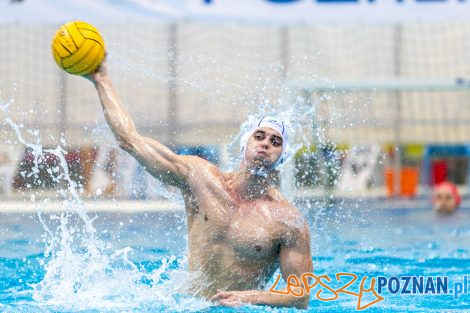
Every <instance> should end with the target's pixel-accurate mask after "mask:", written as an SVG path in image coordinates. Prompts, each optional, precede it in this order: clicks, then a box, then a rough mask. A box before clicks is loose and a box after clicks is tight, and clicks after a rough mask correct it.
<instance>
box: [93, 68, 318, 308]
mask: <svg viewBox="0 0 470 313" xmlns="http://www.w3.org/2000/svg"><path fill="white" fill-rule="evenodd" d="M86 78H87V79H89V80H91V81H92V82H93V83H94V85H95V88H96V90H97V92H98V95H99V97H100V100H101V105H102V108H103V111H104V115H105V118H106V120H107V122H108V125H109V127H110V128H111V130H112V132H113V133H114V136H115V138H116V140H117V142H118V144H119V146H120V147H121V148H122V149H124V150H125V151H127V152H128V153H130V154H131V155H132V156H134V157H135V158H136V159H137V160H138V161H139V162H140V163H141V164H142V165H143V166H144V167H145V168H146V170H147V171H148V172H149V173H150V174H152V175H153V176H155V177H156V178H158V179H160V180H161V181H163V182H165V183H168V184H170V185H173V186H176V187H178V188H179V189H180V190H181V192H182V194H183V198H184V202H185V209H186V217H187V224H188V265H189V271H190V272H192V273H194V274H195V276H196V277H197V279H195V280H194V282H193V286H191V288H190V289H191V291H192V292H193V293H194V294H195V295H198V296H204V297H206V298H208V299H210V300H212V301H216V302H217V303H219V304H220V305H225V306H239V305H242V304H244V303H247V304H255V305H256V304H258V305H269V306H279V307H296V308H302V309H305V308H307V307H308V304H309V301H310V296H309V294H307V293H305V295H304V296H302V297H295V296H293V295H281V294H275V293H271V292H269V291H267V290H266V289H267V288H269V286H267V283H268V281H269V280H270V279H271V278H272V276H273V274H274V272H275V271H276V269H277V268H278V267H279V268H280V270H281V273H282V276H283V278H284V280H287V277H289V275H291V274H294V275H296V276H297V277H301V276H302V274H304V273H306V272H313V265H312V257H311V252H310V234H309V231H308V225H307V223H306V221H305V219H304V217H303V215H302V214H301V212H300V211H299V210H298V209H297V208H296V207H294V206H293V205H292V204H290V203H289V202H288V201H287V200H286V198H285V197H284V196H283V195H282V194H281V192H280V191H279V190H278V188H277V185H278V183H279V181H278V172H277V171H276V170H275V168H276V167H277V166H278V165H280V164H281V163H283V162H284V161H285V159H286V157H287V152H288V151H287V141H288V136H287V130H286V127H285V125H284V123H283V122H282V121H280V120H277V119H275V118H271V117H265V118H263V119H260V120H259V121H258V122H257V124H256V125H254V126H253V128H252V129H251V131H249V132H248V133H247V134H245V136H243V138H242V143H241V144H242V151H243V160H242V162H241V164H240V168H239V170H237V171H235V172H232V173H224V172H222V171H221V170H220V169H219V168H217V167H216V166H215V165H214V164H212V163H210V162H208V161H206V160H204V159H202V158H199V157H196V156H183V155H177V154H175V153H174V152H173V151H171V150H170V149H169V148H167V147H166V146H164V145H163V144H161V143H159V142H158V141H156V140H154V139H151V138H148V137H144V136H142V135H141V134H140V133H139V132H138V131H137V129H136V127H135V126H134V123H133V121H132V120H131V118H130V116H129V115H128V113H127V112H126V111H125V110H124V108H123V106H122V105H121V101H120V100H119V98H118V97H117V95H116V93H115V91H114V88H113V86H112V82H111V78H110V77H109V75H108V73H107V66H106V64H105V63H103V64H102V65H101V66H100V68H99V69H98V71H97V72H95V73H93V74H91V75H89V76H86ZM304 287H305V286H304V285H303V282H301V286H300V287H298V288H292V289H293V290H294V291H295V292H296V293H297V294H300V288H304ZM304 289H305V288H304Z"/></svg>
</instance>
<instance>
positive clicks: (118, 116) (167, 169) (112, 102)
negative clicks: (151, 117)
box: [87, 62, 190, 188]
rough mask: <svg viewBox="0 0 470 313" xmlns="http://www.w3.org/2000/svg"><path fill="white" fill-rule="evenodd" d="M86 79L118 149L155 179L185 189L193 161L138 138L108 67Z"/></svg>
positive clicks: (103, 65)
mask: <svg viewBox="0 0 470 313" xmlns="http://www.w3.org/2000/svg"><path fill="white" fill-rule="evenodd" d="M87 78H88V79H90V80H91V81H92V82H93V83H94V85H95V88H96V90H97V91H98V95H99V98H100V101H101V105H102V108H103V112H104V116H105V118H106V121H107V122H108V125H109V127H110V128H111V130H112V132H113V134H114V137H115V138H116V140H117V143H118V144H119V147H121V148H122V149H124V150H125V151H127V152H129V153H130V154H131V155H132V156H133V157H134V158H136V159H137V161H139V163H140V164H142V165H143V166H144V167H145V169H146V170H147V171H148V172H149V173H150V174H152V175H153V176H155V177H156V178H158V179H160V180H162V181H163V182H165V183H169V184H171V185H174V186H177V187H180V188H182V187H185V186H186V181H187V177H188V175H189V171H190V164H189V159H190V158H188V157H183V156H178V155H177V154H175V153H174V152H173V151H171V150H170V149H169V148H167V147H166V146H164V145H163V144H161V143H159V142H158V141H156V140H153V139H151V138H147V137H144V136H142V135H141V134H139V132H138V131H137V129H136V128H135V125H134V122H133V121H132V119H131V117H130V116H129V114H128V113H127V112H126V110H125V109H124V108H123V106H122V104H121V101H120V100H119V98H118V97H117V95H116V92H115V91H114V88H113V85H112V82H111V79H110V77H109V75H108V73H107V67H106V63H105V62H104V63H103V64H102V65H101V66H100V68H99V70H98V71H97V72H95V73H93V74H91V75H90V76H88V77H87Z"/></svg>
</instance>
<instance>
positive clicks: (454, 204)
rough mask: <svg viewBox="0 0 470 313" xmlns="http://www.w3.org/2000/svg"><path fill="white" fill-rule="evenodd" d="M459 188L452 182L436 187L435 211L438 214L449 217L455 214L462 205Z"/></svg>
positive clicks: (434, 193)
mask: <svg viewBox="0 0 470 313" xmlns="http://www.w3.org/2000/svg"><path fill="white" fill-rule="evenodd" d="M461 201H462V200H461V198H460V194H459V190H458V189H457V186H456V185H455V184H453V183H451V182H443V183H440V184H438V185H436V186H435V187H434V191H433V195H432V204H433V209H434V211H436V212H437V213H438V214H442V215H449V214H452V213H454V212H455V211H456V210H457V209H458V207H459V206H460V203H461Z"/></svg>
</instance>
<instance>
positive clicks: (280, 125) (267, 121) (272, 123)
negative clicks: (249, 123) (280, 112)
mask: <svg viewBox="0 0 470 313" xmlns="http://www.w3.org/2000/svg"><path fill="white" fill-rule="evenodd" d="M261 127H269V128H272V129H274V130H276V131H277V132H279V134H281V137H282V152H281V156H280V157H279V159H278V160H277V161H276V162H275V163H274V164H273V165H272V166H271V167H270V168H267V169H266V170H273V169H275V168H276V167H278V166H279V165H281V164H283V163H284V162H285V161H286V159H287V158H288V157H289V145H288V141H289V136H288V134H287V126H286V124H285V123H284V122H283V121H282V120H279V119H277V118H274V117H272V116H264V117H262V118H260V119H259V120H257V121H256V123H255V124H254V125H253V127H252V128H251V130H249V131H248V132H246V133H245V134H244V135H243V136H242V138H241V140H240V145H241V152H242V155H243V159H245V152H246V151H245V150H246V149H245V148H246V144H247V143H248V139H249V138H250V136H251V135H253V134H254V133H255V131H256V130H257V129H259V128H261ZM255 174H258V173H255ZM258 175H259V174H258ZM262 176H265V175H262Z"/></svg>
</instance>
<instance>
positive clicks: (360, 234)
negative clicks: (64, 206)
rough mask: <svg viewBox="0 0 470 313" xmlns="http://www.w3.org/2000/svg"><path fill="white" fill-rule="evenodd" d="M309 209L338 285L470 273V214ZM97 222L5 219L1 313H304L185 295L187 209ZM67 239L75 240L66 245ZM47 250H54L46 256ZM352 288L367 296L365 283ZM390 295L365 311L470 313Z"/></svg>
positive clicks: (449, 299) (103, 217) (339, 305)
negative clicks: (353, 278) (90, 231)
mask: <svg viewBox="0 0 470 313" xmlns="http://www.w3.org/2000/svg"><path fill="white" fill-rule="evenodd" d="M302 205H303V206H304V207H303V208H302V209H303V211H304V212H305V215H306V217H307V219H308V220H309V223H310V228H311V230H310V231H311V236H312V255H313V264H314V272H315V274H317V275H321V274H328V275H329V276H330V277H331V278H332V279H334V274H336V273H339V272H349V273H355V274H357V275H358V276H359V279H360V278H362V277H363V276H368V277H374V276H380V275H382V276H387V277H391V276H393V275H396V276H406V275H409V276H414V275H416V276H421V275H423V276H431V275H436V276H448V279H449V283H451V284H454V282H456V281H461V280H462V277H463V275H469V274H470V253H469V251H470V250H469V245H470V225H469V217H470V212H469V210H468V209H462V210H460V211H459V212H457V214H455V215H453V216H446V217H439V216H437V215H435V214H434V213H433V212H432V211H431V210H430V209H427V208H422V209H375V208H374V206H373V204H370V203H360V204H359V205H357V204H353V205H344V204H341V205H338V206H336V207H333V208H328V209H325V208H322V207H321V206H317V207H313V208H311V209H307V206H306V204H305V203H304V204H300V206H302ZM20 207H21V205H20V204H19V205H18V208H20ZM88 215H89V216H90V217H92V218H95V219H94V221H93V226H94V228H95V229H96V232H95V235H94V238H91V239H90V238H87V236H85V232H83V233H81V231H82V230H81V229H82V228H81V227H70V228H68V230H67V229H65V230H64V229H61V228H60V225H62V223H63V222H64V220H62V221H61V219H60V215H59V214H57V213H55V214H51V213H48V214H42V215H41V216H38V214H37V213H24V214H22V213H0V268H1V271H0V303H1V304H0V310H1V311H4V312H76V311H80V312H177V311H202V312H240V311H241V312H271V311H272V312H277V311H279V312H281V311H282V312H285V311H295V310H294V309H291V310H286V309H275V308H269V307H256V306H245V307H242V308H237V309H231V308H224V307H218V306H215V305H213V304H211V303H209V302H207V301H204V300H202V299H195V298H191V297H189V296H186V295H184V294H182V293H179V292H178V288H179V287H181V285H184V281H185V277H186V276H187V275H188V273H187V272H186V271H185V267H186V263H185V252H186V241H187V238H186V228H185V217H184V213H183V212H181V211H176V212H171V211H168V212H148V213H132V214H128V213H109V212H107V213H88ZM40 219H41V220H42V221H43V222H44V224H45V225H47V229H48V230H45V229H44V227H43V225H42V224H41V222H40ZM66 222H67V225H80V219H79V218H78V216H76V215H75V213H70V214H69V216H68V217H67V219H66ZM67 231H69V232H70V233H66V232H67ZM67 236H69V237H67ZM64 237H66V238H67V240H68V242H61V241H60V239H62V240H64ZM51 238H55V241H54V240H51ZM87 240H92V241H93V240H94V241H96V242H98V243H93V242H92V243H90V242H87ZM51 243H52V244H51ZM61 245H62V246H61ZM60 247H62V248H60ZM129 248H131V249H132V250H130V249H129ZM61 249H62V250H61ZM45 251H46V254H47V252H49V251H53V252H51V253H49V255H45ZM275 276H276V275H275ZM272 282H274V279H272ZM331 286H335V284H334V283H333V282H332V283H331ZM336 286H338V285H336ZM318 289H319V288H318V287H317V288H316V289H314V292H317V291H318ZM350 289H351V290H353V291H358V283H356V284H355V285H353V286H351V288H350ZM323 296H325V297H327V296H331V295H330V294H327V293H324V294H323ZM382 296H384V297H385V300H384V301H382V302H380V303H378V304H376V305H374V306H372V307H370V308H368V309H366V310H364V312H388V311H398V312H443V311H444V312H448V311H462V312H465V311H468V310H470V299H469V296H468V295H461V296H460V298H459V299H458V300H454V299H453V296H452V295H449V294H448V295H442V294H441V295H413V294H411V295H403V294H396V295H391V294H389V293H387V292H384V293H382ZM370 299H372V298H370ZM356 302H357V298H356V297H354V296H351V295H347V294H340V295H339V299H338V300H335V301H330V302H322V301H319V300H317V299H316V298H315V297H314V296H312V298H311V301H310V307H309V311H312V312H351V311H355V310H356Z"/></svg>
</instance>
